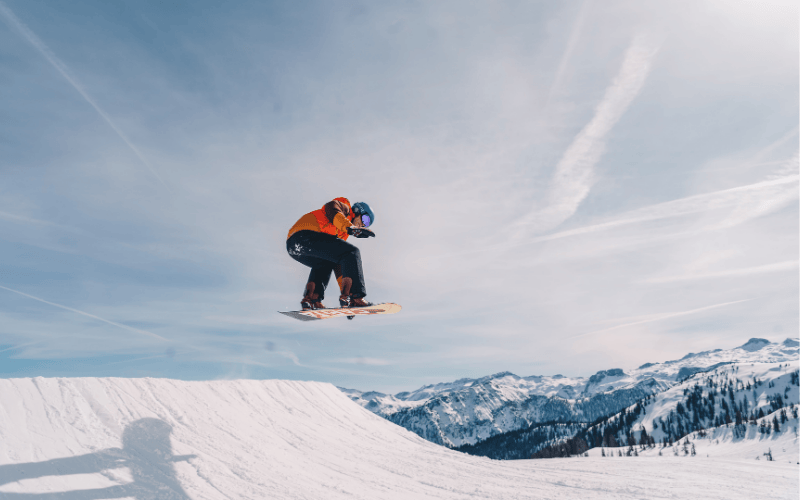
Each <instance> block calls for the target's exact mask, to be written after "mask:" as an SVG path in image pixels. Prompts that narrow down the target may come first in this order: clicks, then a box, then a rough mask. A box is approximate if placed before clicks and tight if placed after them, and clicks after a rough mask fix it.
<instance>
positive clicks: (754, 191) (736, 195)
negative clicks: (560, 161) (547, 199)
mask: <svg viewBox="0 0 800 500" xmlns="http://www.w3.org/2000/svg"><path fill="white" fill-rule="evenodd" d="M798 180H800V176H798V175H788V176H784V177H779V178H777V179H771V180H766V181H761V182H756V183H754V184H748V185H746V186H740V187H736V188H731V189H724V190H721V191H715V192H713V193H707V194H700V195H695V196H688V197H686V198H680V199H678V200H673V201H668V202H665V203H659V204H656V205H651V206H649V207H644V208H640V209H637V210H633V211H631V212H628V213H626V214H623V215H622V216H620V218H618V219H616V220H611V221H608V222H603V223H601V224H593V225H591V226H584V227H579V228H576V229H570V230H569V231H560V232H558V233H554V234H548V235H546V236H539V237H537V238H533V239H532V240H531V241H532V242H538V241H550V240H557V239H560V238H567V237H570V236H579V235H583V234H589V233H595V232H598V231H605V230H608V229H613V228H617V227H620V226H625V225H630V224H638V223H642V222H650V221H656V220H660V219H668V218H673V217H681V216H684V215H691V214H696V213H701V212H708V211H711V210H717V209H724V208H731V207H743V208H741V209H740V210H737V211H736V212H737V214H738V215H737V216H733V215H732V216H731V217H729V218H727V219H725V220H724V221H723V222H722V223H720V224H717V225H715V226H714V227H713V228H714V229H718V228H722V227H730V226H731V225H736V224H741V223H742V222H746V221H747V220H750V219H753V218H755V217H760V216H763V215H765V214H767V213H769V212H771V211H774V210H777V209H778V208H781V207H783V206H785V205H786V204H787V203H788V202H790V201H791V200H792V199H794V198H796V197H797V196H798V191H797V182H798Z"/></svg>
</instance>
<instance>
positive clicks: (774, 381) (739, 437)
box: [480, 362, 800, 464]
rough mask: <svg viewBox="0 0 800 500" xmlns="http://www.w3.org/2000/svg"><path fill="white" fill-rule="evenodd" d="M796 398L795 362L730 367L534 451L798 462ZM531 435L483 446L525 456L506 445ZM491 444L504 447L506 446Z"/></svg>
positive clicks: (798, 376)
mask: <svg viewBox="0 0 800 500" xmlns="http://www.w3.org/2000/svg"><path fill="white" fill-rule="evenodd" d="M799 401H800V370H798V367H797V363H796V362H794V363H741V364H740V363H733V364H727V365H723V366H720V367H717V368H715V369H714V370H711V371H708V372H703V373H697V374H695V375H693V376H690V377H689V378H688V379H686V380H684V381H683V382H681V383H680V384H677V385H675V386H673V387H672V388H670V389H669V390H667V391H664V392H663V393H660V394H656V395H653V396H650V397H648V398H645V399H644V400H643V401H639V402H637V403H636V404H635V405H633V406H630V407H628V408H624V409H623V410H622V411H620V412H619V413H617V414H615V415H612V416H609V417H607V418H604V419H602V420H600V421H598V422H595V423H593V424H592V425H589V426H587V427H586V428H585V429H581V430H579V431H578V432H577V433H576V434H575V435H574V436H573V437H570V438H567V439H565V438H563V437H558V436H556V438H555V439H553V440H551V441H552V442H551V443H549V446H547V447H542V446H541V443H537V444H538V445H539V446H538V448H537V449H536V450H534V452H533V453H534V454H533V456H534V457H562V456H573V455H582V454H584V453H585V452H587V451H588V450H590V449H591V448H595V449H601V450H602V449H605V448H609V449H610V450H611V453H612V454H614V453H616V454H617V455H622V454H623V451H622V450H621V449H619V448H620V447H622V448H623V449H625V448H626V447H627V450H625V451H624V455H626V456H631V455H635V456H640V455H645V456H652V455H655V454H659V455H660V456H663V454H664V453H667V454H670V455H678V456H680V455H686V454H688V452H689V447H690V445H691V448H692V449H693V450H694V453H695V454H696V453H698V452H697V450H696V449H695V448H696V446H701V447H702V448H703V453H704V454H705V455H706V456H711V454H712V453H713V454H714V456H717V457H719V456H722V457H737V458H750V459H760V458H761V457H769V459H781V460H788V461H789V462H791V463H794V464H797V463H798V460H799V459H800V457H799V456H798V455H799V452H800V450H799V449H798V427H797V425H798V411H800V405H798V402H799ZM536 433H540V431H539V430H538V429H530V430H523V431H519V432H518V433H516V434H519V436H514V437H515V438H516V441H509V440H508V439H504V436H506V435H501V436H497V437H495V438H492V439H490V440H487V441H485V442H483V443H481V446H480V448H481V450H480V451H483V452H484V453H483V454H485V455H487V456H490V457H493V458H506V457H509V458H513V457H516V456H518V455H521V456H525V455H526V453H525V452H526V451H527V450H524V449H520V450H514V451H513V453H511V454H509V452H511V451H512V450H511V449H510V448H513V447H514V446H515V443H516V442H519V443H520V444H522V445H527V443H526V442H525V441H524V438H525V437H526V436H527V435H529V434H530V435H534V434H536ZM521 438H523V439H521ZM495 441H497V442H498V444H500V443H502V444H505V445H506V446H505V449H504V448H503V447H501V446H497V444H496V443H495ZM695 445H696V446H695ZM720 446H721V447H720ZM773 448H774V449H773ZM614 450H616V451H614ZM601 454H602V455H601V456H604V452H602V451H601ZM528 456H530V455H529V454H528Z"/></svg>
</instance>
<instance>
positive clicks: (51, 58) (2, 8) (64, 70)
mask: <svg viewBox="0 0 800 500" xmlns="http://www.w3.org/2000/svg"><path fill="white" fill-rule="evenodd" d="M0 14H2V15H3V17H5V18H6V21H7V22H8V24H9V25H10V26H12V27H13V28H15V29H16V30H17V31H18V32H19V33H20V34H21V35H22V36H23V37H24V38H25V39H26V40H28V42H30V44H31V45H33V46H34V48H35V49H36V50H38V51H39V53H41V54H42V55H43V56H44V57H45V59H47V61H48V62H49V63H50V64H51V65H52V66H53V67H54V68H55V69H56V70H57V71H58V72H59V73H60V74H61V76H63V77H64V79H66V80H67V82H69V84H70V85H72V87H73V88H74V89H75V90H77V91H78V93H79V94H80V95H81V97H83V98H84V99H85V100H86V102H88V103H89V105H91V106H92V108H94V110H95V111H97V114H98V115H100V117H101V118H102V119H103V120H104V121H105V122H106V123H107V124H108V126H109V127H111V129H112V130H114V132H116V134H117V135H118V136H119V138H120V139H122V141H123V142H124V143H125V144H126V145H127V146H128V147H129V148H130V149H131V151H133V153H134V154H135V155H136V157H137V158H139V160H140V161H141V162H142V163H143V164H144V166H145V167H147V169H148V170H149V171H150V173H151V174H153V175H154V176H155V177H156V179H158V181H159V182H160V183H161V184H163V185H165V186H166V183H165V182H164V179H162V178H161V176H160V175H158V172H157V171H156V169H155V168H153V166H152V165H151V164H150V162H149V161H148V160H147V158H145V156H144V155H143V154H142V152H141V151H139V148H137V147H136V146H135V145H134V144H133V143H132V142H131V140H130V139H128V136H127V135H125V134H124V133H123V132H122V130H120V128H119V127H118V126H117V124H116V123H114V121H113V120H112V119H111V117H110V116H108V113H106V112H105V111H103V109H102V108H101V107H100V106H99V105H98V104H97V103H96V102H95V100H94V99H92V97H91V96H90V95H89V93H88V92H87V91H86V89H84V88H83V85H81V84H80V82H79V81H78V79H77V78H76V77H75V76H73V75H72V74H71V72H70V71H69V68H68V67H67V65H66V64H64V63H63V62H62V61H61V60H60V59H59V58H58V57H56V55H55V54H54V53H53V51H52V50H50V48H49V47H48V46H47V45H46V44H45V43H44V42H43V41H42V40H41V39H40V38H39V37H38V36H36V33H34V32H33V31H31V29H30V28H28V27H27V26H26V25H25V23H23V22H22V21H21V20H20V19H19V18H18V17H17V16H16V15H15V14H14V12H13V11H12V10H11V9H9V8H8V6H7V5H6V4H5V2H3V1H2V0H0Z"/></svg>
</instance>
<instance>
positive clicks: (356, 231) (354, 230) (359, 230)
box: [347, 226, 375, 238]
mask: <svg viewBox="0 0 800 500" xmlns="http://www.w3.org/2000/svg"><path fill="white" fill-rule="evenodd" d="M347 234H349V235H350V236H355V237H356V238H369V237H370V236H373V237H374V236H375V233H373V232H372V231H370V230H369V229H367V228H365V227H356V226H350V227H348V228H347Z"/></svg>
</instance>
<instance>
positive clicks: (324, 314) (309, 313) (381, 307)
mask: <svg viewBox="0 0 800 500" xmlns="http://www.w3.org/2000/svg"><path fill="white" fill-rule="evenodd" d="M400 309H402V307H400V306H399V305H397V304H392V303H391V302H389V303H385V304H375V305H372V306H367V307H338V308H336V307H334V308H331V309H311V310H306V311H278V312H279V313H281V314H285V315H287V316H289V317H292V318H294V319H299V320H300V321H316V320H318V319H328V318H339V317H341V316H346V317H347V319H353V318H355V317H356V316H371V315H374V314H394V313H397V312H400Z"/></svg>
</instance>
